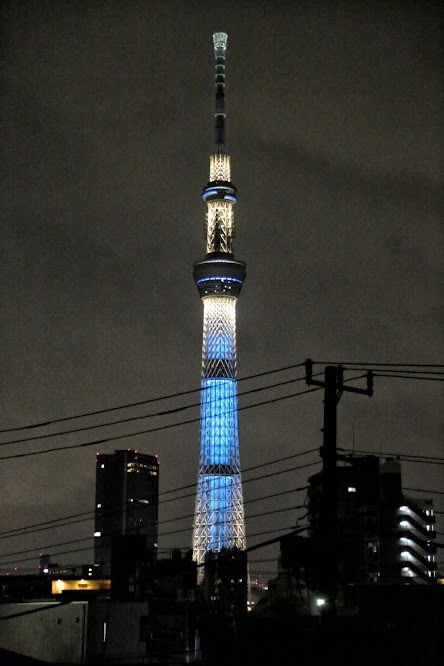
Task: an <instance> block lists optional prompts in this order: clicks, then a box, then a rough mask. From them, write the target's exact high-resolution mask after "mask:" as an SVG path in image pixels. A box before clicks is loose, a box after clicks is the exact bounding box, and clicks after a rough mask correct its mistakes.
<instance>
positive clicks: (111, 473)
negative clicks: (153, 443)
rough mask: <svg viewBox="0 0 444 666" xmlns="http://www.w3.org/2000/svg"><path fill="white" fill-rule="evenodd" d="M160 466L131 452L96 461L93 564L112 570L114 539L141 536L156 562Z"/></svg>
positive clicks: (103, 457) (135, 452)
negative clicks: (125, 536)
mask: <svg viewBox="0 0 444 666" xmlns="http://www.w3.org/2000/svg"><path fill="white" fill-rule="evenodd" d="M158 495H159V463H158V460H157V457H156V456H151V455H146V454H144V453H138V452H137V451H134V450H132V449H125V450H122V451H115V453H113V454H105V455H102V454H100V455H99V454H97V457H96V506H95V526H94V564H95V565H96V566H98V567H100V571H101V572H102V573H110V570H111V543H112V538H113V537H116V536H120V535H125V534H128V535H142V536H144V537H145V538H146V552H147V553H148V554H149V557H150V559H151V560H152V562H154V561H155V553H156V548H157V533H158V527H157V523H158Z"/></svg>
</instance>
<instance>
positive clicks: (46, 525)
mask: <svg viewBox="0 0 444 666" xmlns="http://www.w3.org/2000/svg"><path fill="white" fill-rule="evenodd" d="M317 452H319V449H318V448H314V449H308V450H307V451H300V452H299V453H292V454H291V455H289V456H284V457H282V458H276V459H275V460H269V461H267V462H265V463H260V464H258V465H251V466H250V467H246V468H244V469H243V470H242V476H244V475H245V474H247V473H248V472H252V471H254V470H256V469H260V468H261V467H269V466H270V465H277V464H279V463H282V462H286V461H287V460H292V459H293V458H300V457H301V456H305V455H310V454H311V453H317ZM319 463H320V461H315V462H313V463H310V465H315V464H319ZM303 467H305V465H303V466H296V467H291V468H289V469H288V470H281V471H279V472H277V474H281V473H282V474H284V473H286V472H287V471H289V472H290V471H295V470H298V469H303ZM272 474H275V473H271V472H269V473H268V474H267V475H266V476H271V475H272ZM262 478H264V477H263V476H257V477H253V478H251V479H245V478H243V481H242V485H245V484H247V483H249V482H250V481H257V480H258V479H262ZM196 486H197V483H189V484H187V485H184V486H179V487H178V488H172V489H170V490H164V491H162V492H161V493H159V497H162V496H164V495H170V494H172V493H177V492H181V491H183V490H189V489H191V488H196ZM187 497H188V496H187ZM172 499H173V500H174V499H185V496H183V495H179V496H178V497H175V498H172ZM165 501H167V500H162V501H161V502H159V504H161V503H163V502H165ZM125 504H127V503H126V502H121V503H119V504H114V505H111V506H110V507H109V508H110V512H109V514H108V515H112V513H114V512H115V513H117V512H118V509H120V508H122V507H123V506H124V505H125ZM111 510H112V511H111ZM114 510H115V511H114ZM90 514H92V515H90ZM82 516H84V518H83V519H82V520H79V521H72V522H69V523H66V521H68V520H71V518H81V517H82ZM86 516H87V517H86ZM94 517H95V509H94V510H93V511H84V512H82V513H75V514H71V515H68V516H62V517H61V518H53V519H52V520H47V521H44V522H42V523H34V524H32V525H27V526H24V527H18V528H16V529H14V530H8V531H6V532H0V539H7V538H12V537H14V536H24V535H27V534H31V533H33V532H42V531H45V530H46V529H52V528H57V527H64V526H65V525H74V524H75V523H76V522H83V521H85V520H92V519H93V518H94ZM54 523H62V524H60V525H59V524H57V525H55V524H54ZM34 528H39V529H34ZM40 528H41V529H40Z"/></svg>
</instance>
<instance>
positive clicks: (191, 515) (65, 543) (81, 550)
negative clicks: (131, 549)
mask: <svg viewBox="0 0 444 666" xmlns="http://www.w3.org/2000/svg"><path fill="white" fill-rule="evenodd" d="M304 508H305V506H304V505H303V504H301V505H298V506H293V507H286V508H283V509H275V510H274V511H269V512H267V514H270V515H271V514H273V513H274V514H276V513H285V512H287V511H297V510H299V509H304ZM193 515H194V514H190V515H189V516H181V517H180V518H177V519H171V520H167V521H163V522H172V520H182V519H183V518H190V517H193ZM262 515H266V514H264V513H262V512H260V513H257V514H253V515H251V516H247V517H246V520H250V519H251V518H257V517H258V516H262ZM192 529H193V527H192V526H191V527H182V528H179V529H175V530H171V531H169V532H162V533H159V537H160V536H169V535H171V534H180V533H182V532H190V531H191V530H192ZM298 529H299V528H298ZM301 529H302V528H301ZM304 529H306V527H305V528H304ZM273 531H274V530H273ZM87 539H88V540H89V539H91V537H85V538H84V539H73V540H71V541H67V542H63V543H61V544H60V545H69V544H71V543H72V544H74V543H81V542H82V541H86V540H87ZM58 545H59V544H53V545H49V546H46V547H45V548H47V549H50V548H57V546H58ZM256 547H257V546H250V548H246V549H245V550H246V551H247V552H248V550H250V549H254V548H256ZM92 548H93V546H91V545H89V546H83V547H82V548H73V549H69V550H62V551H59V552H58V553H55V554H54V555H55V556H59V555H68V554H71V553H80V552H84V551H85V550H91V549H92ZM20 552H29V549H26V550H25V551H20ZM17 554H20V553H18V552H17ZM13 556H14V554H13V553H7V554H6V555H2V556H1V557H13ZM35 559H37V556H36V555H32V556H29V557H22V558H19V559H15V560H14V564H11V565H10V567H12V566H14V565H15V564H17V563H19V562H29V561H32V560H35ZM0 566H1V567H3V568H8V567H7V562H5V563H0ZM64 566H66V565H64ZM10 567H9V568H10Z"/></svg>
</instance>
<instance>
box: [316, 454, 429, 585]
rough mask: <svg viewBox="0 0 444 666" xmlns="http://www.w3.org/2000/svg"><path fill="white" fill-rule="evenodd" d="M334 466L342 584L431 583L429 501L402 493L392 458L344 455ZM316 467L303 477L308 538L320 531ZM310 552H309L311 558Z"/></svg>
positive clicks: (319, 485)
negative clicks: (339, 465)
mask: <svg viewBox="0 0 444 666" xmlns="http://www.w3.org/2000/svg"><path fill="white" fill-rule="evenodd" d="M344 461H345V462H347V463H348V464H346V466H343V467H342V466H341V467H337V468H336V479H337V490H336V492H337V512H338V534H337V543H336V549H337V564H338V579H339V581H341V582H342V583H343V584H372V583H376V584H387V585H393V584H400V583H408V582H414V583H434V582H435V581H436V562H435V553H436V546H435V545H434V540H435V538H436V532H435V531H434V523H435V516H434V512H433V500H431V499H418V498H414V499H412V498H408V497H407V496H406V495H405V494H404V492H403V490H402V479H401V465H400V463H399V462H398V461H397V460H387V461H385V462H383V463H380V461H379V459H378V458H377V457H375V456H366V457H356V458H347V459H344ZM322 492H323V485H322V472H319V473H318V474H315V475H313V476H312V477H311V478H310V479H309V489H308V520H309V523H310V532H311V537H312V539H313V543H314V544H315V545H316V544H318V545H317V548H318V549H322V548H323V547H325V546H323V544H322V542H318V541H317V538H318V537H319V536H320V510H321V495H322ZM313 561H316V553H313V554H312V562H313Z"/></svg>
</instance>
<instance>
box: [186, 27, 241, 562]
mask: <svg viewBox="0 0 444 666" xmlns="http://www.w3.org/2000/svg"><path fill="white" fill-rule="evenodd" d="M213 43H214V55H215V60H216V110H215V114H214V117H215V130H216V132H215V150H214V154H213V155H211V156H210V181H209V183H208V184H207V185H206V187H205V188H204V192H203V197H202V198H203V199H204V201H205V203H206V204H207V214H206V224H205V237H206V255H205V258H204V259H203V260H202V261H198V262H196V263H195V264H194V278H195V281H196V284H197V287H198V289H199V293H200V296H201V298H202V302H203V307H204V321H203V344H202V384H201V387H202V391H201V432H200V442H201V447H200V458H199V476H198V486H197V494H196V511H195V519H194V533H193V557H194V559H195V560H196V561H197V562H199V563H200V562H203V561H204V559H205V553H206V552H207V551H210V550H212V551H213V552H218V551H220V550H221V549H222V548H233V547H237V548H241V549H243V548H245V527H244V512H243V500H242V482H241V472H240V459H239V437H238V420H237V387H236V302H237V298H238V296H239V293H240V290H241V287H242V284H243V281H244V279H245V264H244V262H242V261H237V260H235V259H234V257H233V254H232V251H233V247H232V246H233V237H234V215H233V207H234V204H235V203H236V188H235V187H234V185H233V184H232V183H231V171H230V157H229V155H227V154H226V153H225V93H224V89H225V51H226V43H227V36H226V35H225V34H224V33H215V34H214V35H213Z"/></svg>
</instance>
